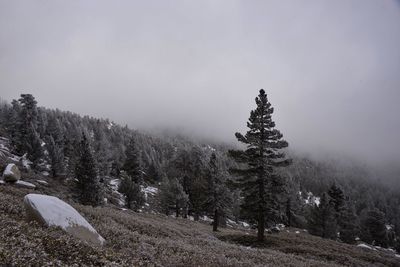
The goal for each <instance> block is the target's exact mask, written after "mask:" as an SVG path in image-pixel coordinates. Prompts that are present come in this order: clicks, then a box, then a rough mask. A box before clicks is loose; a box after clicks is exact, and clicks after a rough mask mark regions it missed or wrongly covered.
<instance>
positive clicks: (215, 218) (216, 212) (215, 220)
mask: <svg viewBox="0 0 400 267" xmlns="http://www.w3.org/2000/svg"><path fill="white" fill-rule="evenodd" d="M218 216H219V214H218V209H215V211H214V221H213V231H214V232H216V231H217V230H218V219H219V218H218Z"/></svg>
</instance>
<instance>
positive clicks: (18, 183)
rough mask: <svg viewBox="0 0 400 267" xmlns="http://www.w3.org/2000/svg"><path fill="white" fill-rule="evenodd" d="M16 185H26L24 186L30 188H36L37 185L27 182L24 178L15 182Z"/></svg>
mask: <svg viewBox="0 0 400 267" xmlns="http://www.w3.org/2000/svg"><path fill="white" fill-rule="evenodd" d="M14 185H16V186H19V187H24V188H28V189H35V188H36V185H34V184H32V183H29V182H25V181H22V180H18V181H16V182H15V183H14Z"/></svg>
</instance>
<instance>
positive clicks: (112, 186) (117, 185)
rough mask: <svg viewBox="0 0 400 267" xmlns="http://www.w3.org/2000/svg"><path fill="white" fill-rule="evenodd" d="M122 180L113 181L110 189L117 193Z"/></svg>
mask: <svg viewBox="0 0 400 267" xmlns="http://www.w3.org/2000/svg"><path fill="white" fill-rule="evenodd" d="M119 183H120V179H112V180H111V181H110V187H111V189H112V190H114V191H117V190H118V187H119Z"/></svg>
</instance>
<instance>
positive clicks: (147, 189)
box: [141, 186, 158, 199]
mask: <svg viewBox="0 0 400 267" xmlns="http://www.w3.org/2000/svg"><path fill="white" fill-rule="evenodd" d="M141 190H142V192H143V193H144V196H145V198H146V199H147V196H148V195H149V194H150V195H152V196H154V195H155V194H157V193H158V188H157V187H153V186H147V187H143V186H142V189H141Z"/></svg>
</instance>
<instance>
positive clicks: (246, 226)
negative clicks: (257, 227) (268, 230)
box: [239, 222, 250, 228]
mask: <svg viewBox="0 0 400 267" xmlns="http://www.w3.org/2000/svg"><path fill="white" fill-rule="evenodd" d="M239 224H241V225H242V226H243V227H245V228H248V227H250V224H248V223H247V222H239Z"/></svg>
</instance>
